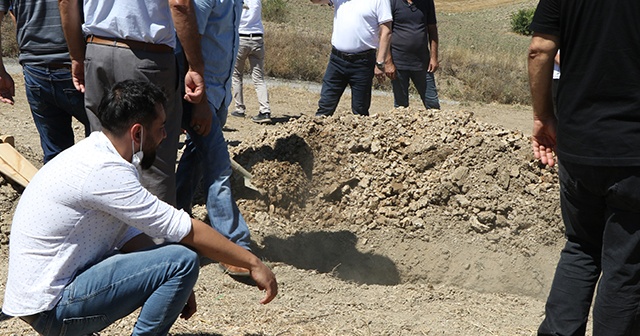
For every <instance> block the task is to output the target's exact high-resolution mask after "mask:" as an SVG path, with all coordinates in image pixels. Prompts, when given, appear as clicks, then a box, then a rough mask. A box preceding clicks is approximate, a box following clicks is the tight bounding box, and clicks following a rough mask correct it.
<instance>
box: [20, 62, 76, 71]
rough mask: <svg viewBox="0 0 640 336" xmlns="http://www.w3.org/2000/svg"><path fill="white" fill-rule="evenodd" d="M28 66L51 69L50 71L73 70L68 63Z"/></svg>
mask: <svg viewBox="0 0 640 336" xmlns="http://www.w3.org/2000/svg"><path fill="white" fill-rule="evenodd" d="M27 65H29V66H33V67H38V68H43V69H49V70H60V69H67V70H71V64H66V63H42V64H33V65H32V64H27Z"/></svg>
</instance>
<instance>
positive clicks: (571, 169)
mask: <svg viewBox="0 0 640 336" xmlns="http://www.w3.org/2000/svg"><path fill="white" fill-rule="evenodd" d="M559 177H560V205H561V210H562V219H563V221H564V225H565V228H566V233H565V236H566V240H567V242H566V244H565V247H564V249H563V250H562V252H561V254H560V261H559V262H558V266H557V268H556V273H555V277H554V279H553V283H552V286H551V291H550V293H549V297H548V299H547V304H546V306H545V313H546V317H545V319H544V321H543V322H542V324H541V325H540V328H539V329H538V334H539V335H584V334H585V330H586V327H587V319H588V317H589V308H590V306H591V302H592V299H593V294H594V291H595V290H596V284H597V295H596V299H595V302H594V307H593V335H594V336H597V335H607V336H615V335H638V334H640V320H639V319H638V313H639V312H640V309H639V308H640V307H639V305H638V302H640V167H595V166H587V165H580V164H575V163H569V162H562V161H561V162H560V166H559ZM598 281H599V282H598Z"/></svg>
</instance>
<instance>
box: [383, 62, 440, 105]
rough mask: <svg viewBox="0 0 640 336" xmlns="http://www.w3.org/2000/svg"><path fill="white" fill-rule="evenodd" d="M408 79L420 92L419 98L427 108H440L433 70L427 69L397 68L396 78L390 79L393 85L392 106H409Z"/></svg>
mask: <svg viewBox="0 0 640 336" xmlns="http://www.w3.org/2000/svg"><path fill="white" fill-rule="evenodd" d="M409 79H411V81H412V82H413V85H415V87H416V91H418V93H419V94H420V99H422V103H423V104H424V107H425V108H427V109H438V110H439V109H440V101H439V100H438V90H437V89H436V80H435V78H434V75H433V72H428V71H427V70H419V71H414V70H397V71H396V79H394V80H392V81H391V85H392V87H393V106H394V107H400V106H402V107H408V106H409Z"/></svg>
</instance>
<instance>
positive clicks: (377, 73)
mask: <svg viewBox="0 0 640 336" xmlns="http://www.w3.org/2000/svg"><path fill="white" fill-rule="evenodd" d="M373 74H374V75H375V76H376V78H377V79H378V83H382V82H384V71H382V70H380V69H378V67H375V68H374V69H373Z"/></svg>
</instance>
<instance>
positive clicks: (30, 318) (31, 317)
mask: <svg viewBox="0 0 640 336" xmlns="http://www.w3.org/2000/svg"><path fill="white" fill-rule="evenodd" d="M38 317H40V313H37V314H33V315H27V316H20V319H21V320H23V321H25V322H27V324H28V325H32V324H33V322H35V321H36V320H37V319H38Z"/></svg>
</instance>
